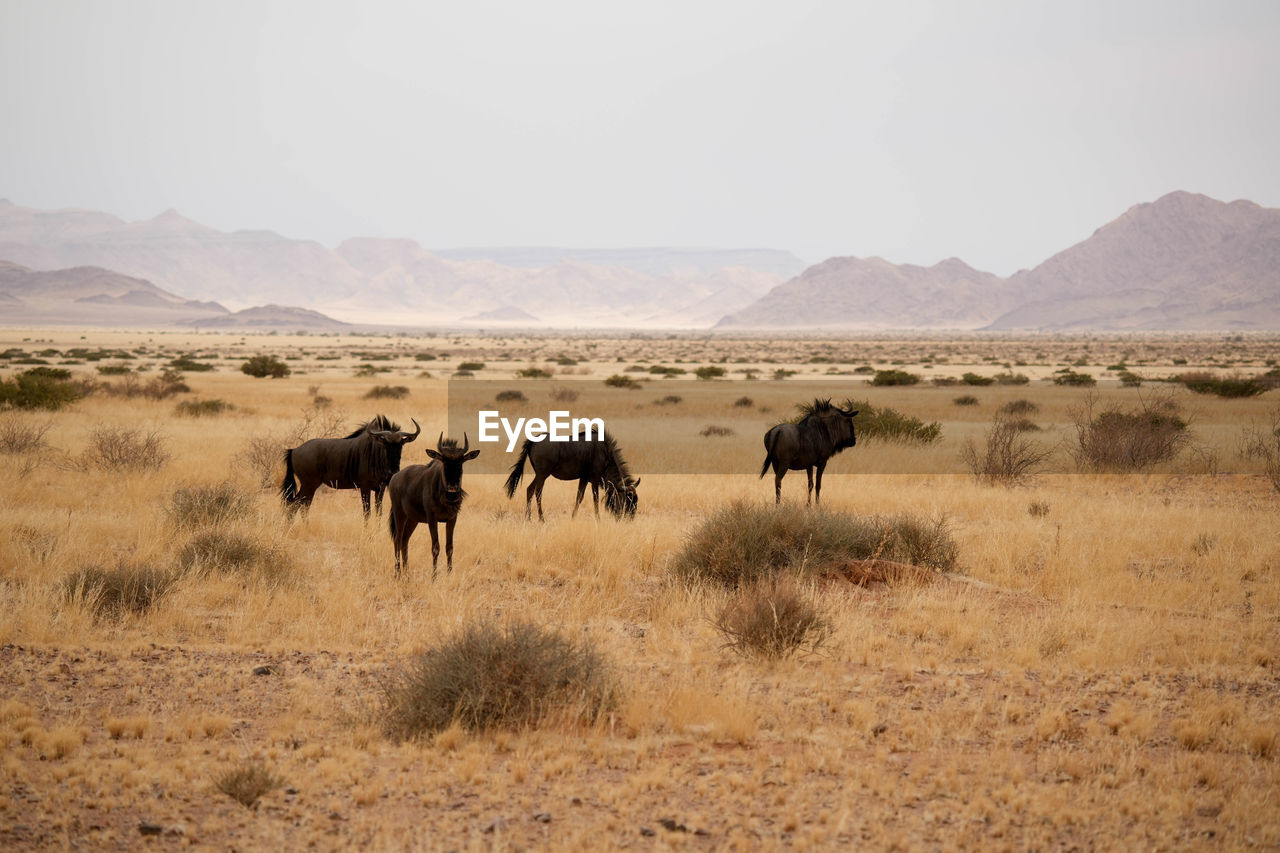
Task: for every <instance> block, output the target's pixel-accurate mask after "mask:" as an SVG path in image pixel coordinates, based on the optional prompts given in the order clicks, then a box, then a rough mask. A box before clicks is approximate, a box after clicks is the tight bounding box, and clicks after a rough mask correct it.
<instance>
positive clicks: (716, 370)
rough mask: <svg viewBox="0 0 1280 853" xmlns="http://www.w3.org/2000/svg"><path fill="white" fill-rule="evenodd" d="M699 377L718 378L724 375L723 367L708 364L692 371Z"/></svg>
mask: <svg viewBox="0 0 1280 853" xmlns="http://www.w3.org/2000/svg"><path fill="white" fill-rule="evenodd" d="M693 375H694V376H696V377H698V378H699V379H719V378H720V377H721V376H724V375H725V369H724V368H723V367H720V366H719V365H717V364H708V365H705V366H703V367H699V368H698V369H697V370H695V371H693Z"/></svg>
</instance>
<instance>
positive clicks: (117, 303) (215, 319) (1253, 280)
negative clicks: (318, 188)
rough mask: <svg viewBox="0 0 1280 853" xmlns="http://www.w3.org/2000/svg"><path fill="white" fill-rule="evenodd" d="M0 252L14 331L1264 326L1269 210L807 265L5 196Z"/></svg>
mask: <svg viewBox="0 0 1280 853" xmlns="http://www.w3.org/2000/svg"><path fill="white" fill-rule="evenodd" d="M0 260H3V261H5V262H6V263H4V264H0V310H2V311H3V313H4V315H5V317H6V322H10V323H13V322H20V323H24V324H39V323H47V322H61V323H67V322H75V323H85V324H98V323H105V324H111V325H116V324H120V323H124V322H126V321H132V322H133V324H134V325H137V324H139V323H158V324H164V323H165V322H166V321H167V322H168V323H169V324H198V325H201V326H209V327H214V326H235V327H254V326H262V327H266V326H272V327H283V326H297V327H302V328H315V329H323V328H340V327H341V326H342V323H343V321H345V322H348V323H364V324H376V325H383V326H401V327H403V326H426V325H455V324H457V325H475V326H489V327H493V326H508V327H630V328H643V327H650V328H710V327H713V326H714V327H716V328H719V329H774V328H790V329H867V330H872V329H913V328H916V329H1001V330H1014V329H1027V330H1071V329H1099V330H1107V329H1113V330H1154V329H1169V330H1189V329H1276V328H1280V274H1278V273H1277V270H1280V210H1275V209H1270V208H1263V207H1259V206H1258V205H1256V204H1254V203H1252V202H1248V201H1234V202H1231V203H1230V204H1227V203H1224V202H1221V201H1216V200H1214V199H1212V198H1208V197H1206V196H1203V195H1196V194H1193V193H1188V192H1173V193H1170V194H1168V195H1166V196H1163V197H1161V198H1160V199H1158V200H1156V201H1154V202H1150V203H1146V204H1139V205H1135V206H1134V207H1131V208H1130V209H1129V210H1127V211H1126V212H1124V213H1123V214H1122V215H1121V216H1119V217H1118V218H1117V219H1115V220H1113V221H1112V222H1109V223H1107V224H1106V225H1104V226H1102V227H1101V228H1099V229H1098V230H1097V231H1095V232H1094V234H1093V235H1092V236H1090V237H1089V238H1087V239H1086V240H1083V241H1081V242H1080V243H1077V244H1076V245H1074V246H1071V247H1070V248H1067V249H1065V250H1063V251H1062V252H1059V253H1058V254H1056V255H1054V256H1053V257H1051V258H1049V259H1047V260H1046V261H1044V262H1043V263H1041V264H1039V265H1038V266H1036V267H1034V268H1033V269H1030V270H1023V271H1020V272H1018V273H1016V274H1015V275H1013V276H1010V277H1008V278H1001V277H999V276H996V275H994V274H992V273H988V272H982V271H980V270H976V269H973V268H972V267H970V266H969V265H967V264H965V263H964V262H963V261H961V260H960V259H958V258H949V259H947V260H945V261H942V262H940V263H938V264H935V265H933V266H927V267H926V266H917V265H913V264H894V263H890V262H889V261H886V260H884V259H883V258H875V257H873V258H853V257H837V258H830V259H828V260H826V261H823V262H821V263H819V264H815V265H813V266H809V267H807V268H806V267H805V265H804V263H803V262H802V261H800V260H799V259H798V258H796V257H795V256H794V255H792V254H790V253H788V252H784V251H777V250H768V249H744V250H712V249H673V248H655V249H557V248H540V247H526V248H490V249H484V248H471V249H451V250H439V251H428V250H426V249H424V248H423V247H422V246H421V245H419V244H418V243H416V242H414V241H413V240H409V239H383V238H353V239H349V240H346V241H344V242H342V243H341V244H339V245H338V246H337V247H335V248H332V249H330V248H327V247H325V246H323V245H321V244H319V243H316V242H313V241H307V240H294V239H289V238H286V237H283V236H281V235H279V234H275V233H273V232H270V231H235V232H224V231H219V230H217V229H214V228H210V227H208V226H206V225H202V224H200V223H198V222H195V221H193V220H190V219H187V218H185V217H183V216H182V215H180V214H178V213H177V212H175V211H172V210H170V211H166V212H164V213H162V214H160V215H159V216H157V217H155V218H153V219H149V220H143V221H137V222H126V221H124V220H122V219H120V218H118V217H115V216H112V215H110V214H106V213H100V212H96V211H89V210H56V211H42V210H35V209H32V208H26V207H21V206H19V205H16V204H13V203H11V202H8V201H0ZM263 302H269V303H272V304H270V305H267V306H262V305H261V303H263ZM224 306H225V307H224ZM251 306H255V307H251ZM286 306H292V307H286ZM229 309H241V310H239V311H237V312H236V313H232V311H231V310H229ZM319 312H323V313H319ZM326 315H327V316H326ZM332 318H338V319H336V320H335V319H332Z"/></svg>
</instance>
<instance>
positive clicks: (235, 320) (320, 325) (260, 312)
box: [186, 305, 351, 332]
mask: <svg viewBox="0 0 1280 853" xmlns="http://www.w3.org/2000/svg"><path fill="white" fill-rule="evenodd" d="M186 325H188V326H199V327H200V328H202V329H293V330H298V329H306V330H307V331H316V332H326V331H328V332H335V331H342V330H343V329H350V328H351V324H350V323H343V322H342V321H341V320H335V319H333V318H332V317H327V316H325V315H324V314H321V313H320V312H319V311H312V310H310V309H308V308H292V307H290V306H288V305H259V306H256V307H254V308H245V309H244V310H242V311H236V312H235V313H234V314H224V315H223V316H221V317H214V318H212V319H209V320H189V321H187V323H186Z"/></svg>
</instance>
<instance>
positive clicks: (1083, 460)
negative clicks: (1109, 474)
mask: <svg viewBox="0 0 1280 853" xmlns="http://www.w3.org/2000/svg"><path fill="white" fill-rule="evenodd" d="M1095 404H1096V400H1095V398H1093V397H1089V398H1088V399H1086V400H1085V403H1084V405H1083V406H1082V407H1081V408H1079V409H1076V410H1075V411H1073V412H1072V413H1071V416H1072V419H1073V420H1074V422H1075V430H1076V442H1075V444H1073V445H1069V446H1068V451H1069V452H1070V453H1071V456H1072V457H1073V458H1074V459H1075V461H1076V465H1077V467H1079V468H1080V469H1081V470H1087V471H1117V472H1127V471H1141V470H1143V469H1145V468H1149V467H1151V466H1152V465H1155V464H1157V463H1160V462H1168V461H1171V460H1173V459H1174V458H1175V457H1176V456H1177V455H1178V454H1179V453H1180V452H1181V451H1182V450H1183V449H1185V448H1186V447H1188V446H1189V445H1190V444H1191V434H1190V433H1189V432H1188V429H1187V427H1188V424H1187V422H1186V421H1185V420H1183V419H1182V418H1181V417H1180V416H1179V414H1178V405H1177V403H1175V402H1174V401H1173V400H1172V399H1170V398H1168V397H1156V398H1148V399H1144V400H1140V402H1139V405H1138V407H1137V408H1132V409H1119V408H1112V409H1106V410H1104V411H1102V412H1099V413H1096V414H1095V413H1094V408H1095Z"/></svg>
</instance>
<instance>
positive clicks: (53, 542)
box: [9, 524, 58, 563]
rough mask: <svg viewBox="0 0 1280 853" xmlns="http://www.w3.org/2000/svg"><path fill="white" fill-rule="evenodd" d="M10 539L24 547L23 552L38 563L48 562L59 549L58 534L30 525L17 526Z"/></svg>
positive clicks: (11, 532)
mask: <svg viewBox="0 0 1280 853" xmlns="http://www.w3.org/2000/svg"><path fill="white" fill-rule="evenodd" d="M9 538H10V541H11V542H13V543H15V544H17V545H20V546H22V550H23V551H26V552H27V554H28V555H29V556H30V557H31V558H32V559H33V560H35V561H36V562H38V563H44V562H47V561H48V559H49V558H50V557H52V556H53V552H54V551H55V550H57V547H58V534H56V533H54V532H52V531H49V530H41V529H40V528H38V527H32V526H31V525H29V524H18V525H15V526H14V527H13V529H12V530H11V531H10V533H9Z"/></svg>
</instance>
